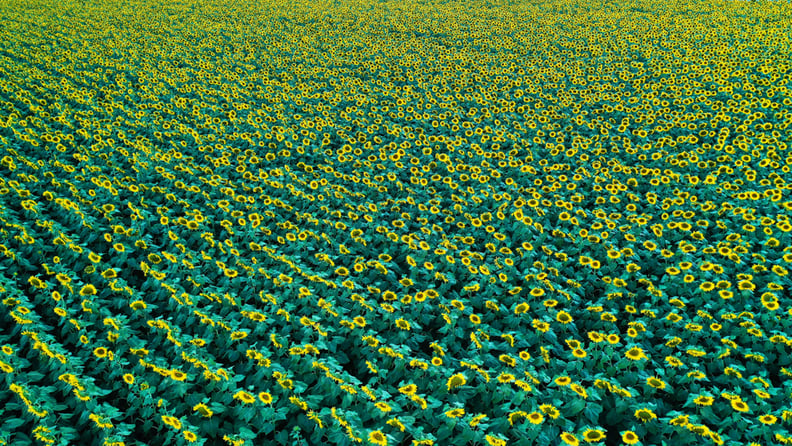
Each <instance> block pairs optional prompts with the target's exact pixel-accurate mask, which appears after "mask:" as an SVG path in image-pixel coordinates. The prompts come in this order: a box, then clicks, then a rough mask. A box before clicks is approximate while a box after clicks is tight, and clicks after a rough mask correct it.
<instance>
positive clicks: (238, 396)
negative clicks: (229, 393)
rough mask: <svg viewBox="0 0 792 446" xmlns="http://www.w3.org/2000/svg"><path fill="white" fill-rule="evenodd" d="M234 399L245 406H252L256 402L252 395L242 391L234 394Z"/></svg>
mask: <svg viewBox="0 0 792 446" xmlns="http://www.w3.org/2000/svg"><path fill="white" fill-rule="evenodd" d="M234 399H235V400H239V401H241V402H243V403H245V404H253V403H255V402H256V398H254V397H253V395H251V394H249V393H247V392H245V391H244V390H240V391H238V392H237V393H235V394H234Z"/></svg>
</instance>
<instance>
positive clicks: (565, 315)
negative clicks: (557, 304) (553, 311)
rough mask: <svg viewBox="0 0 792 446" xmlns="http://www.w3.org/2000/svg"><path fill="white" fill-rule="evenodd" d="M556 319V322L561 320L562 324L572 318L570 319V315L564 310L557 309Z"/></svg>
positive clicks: (570, 320)
mask: <svg viewBox="0 0 792 446" xmlns="http://www.w3.org/2000/svg"><path fill="white" fill-rule="evenodd" d="M556 320H557V321H558V322H561V323H562V324H568V323H570V322H572V321H573V320H574V319H572V316H571V315H570V314H569V313H567V312H566V311H559V312H558V314H557V315H556Z"/></svg>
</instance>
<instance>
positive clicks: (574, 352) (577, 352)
mask: <svg viewBox="0 0 792 446" xmlns="http://www.w3.org/2000/svg"><path fill="white" fill-rule="evenodd" d="M572 355H573V356H574V357H575V358H585V357H586V355H587V353H586V351H585V350H583V349H582V348H576V349H574V350H572Z"/></svg>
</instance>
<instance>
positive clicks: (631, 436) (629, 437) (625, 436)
mask: <svg viewBox="0 0 792 446" xmlns="http://www.w3.org/2000/svg"><path fill="white" fill-rule="evenodd" d="M621 438H622V442H624V444H636V443H638V435H635V432H633V431H624V432H622V433H621Z"/></svg>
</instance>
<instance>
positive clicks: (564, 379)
mask: <svg viewBox="0 0 792 446" xmlns="http://www.w3.org/2000/svg"><path fill="white" fill-rule="evenodd" d="M553 382H555V383H556V384H557V385H559V386H568V385H569V383H571V382H572V378H570V377H568V376H559V377H558V378H556V379H555V380H553Z"/></svg>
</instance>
